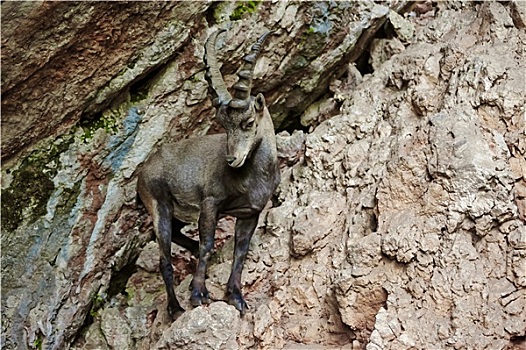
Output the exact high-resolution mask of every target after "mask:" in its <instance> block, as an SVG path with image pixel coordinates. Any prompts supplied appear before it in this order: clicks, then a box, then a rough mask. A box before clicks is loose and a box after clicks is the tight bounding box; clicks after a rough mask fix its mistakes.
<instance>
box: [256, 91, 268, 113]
mask: <svg viewBox="0 0 526 350" xmlns="http://www.w3.org/2000/svg"><path fill="white" fill-rule="evenodd" d="M254 107H256V111H258V112H261V111H262V110H263V108H265V97H264V96H263V94H261V93H259V94H258V95H257V96H256V99H255V100H254Z"/></svg>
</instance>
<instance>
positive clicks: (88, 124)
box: [79, 113, 118, 143]
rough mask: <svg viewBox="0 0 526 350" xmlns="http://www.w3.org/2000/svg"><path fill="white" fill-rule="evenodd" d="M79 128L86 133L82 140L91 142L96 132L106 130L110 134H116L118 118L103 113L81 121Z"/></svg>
mask: <svg viewBox="0 0 526 350" xmlns="http://www.w3.org/2000/svg"><path fill="white" fill-rule="evenodd" d="M79 126H80V127H81V128H82V130H83V131H84V135H82V137H81V140H82V142H85V143H87V142H89V141H90V140H91V139H92V138H93V135H94V134H95V131H97V130H99V129H104V130H105V131H106V132H107V133H110V134H114V133H116V132H117V130H118V127H117V117H116V116H115V115H114V114H111V113H106V114H103V113H101V114H99V115H97V116H95V117H94V118H90V119H83V120H81V121H80V123H79Z"/></svg>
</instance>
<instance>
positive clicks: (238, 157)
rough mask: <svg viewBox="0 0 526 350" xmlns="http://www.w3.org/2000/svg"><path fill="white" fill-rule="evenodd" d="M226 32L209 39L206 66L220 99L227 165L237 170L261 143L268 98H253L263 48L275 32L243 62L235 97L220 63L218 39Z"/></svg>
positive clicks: (217, 115)
mask: <svg viewBox="0 0 526 350" xmlns="http://www.w3.org/2000/svg"><path fill="white" fill-rule="evenodd" d="M224 31H225V30H224V29H222V30H218V31H216V32H215V33H213V34H212V35H210V37H209V38H208V40H207V42H206V45H205V62H206V65H207V68H208V72H207V78H208V81H209V84H210V86H211V87H212V89H213V91H214V92H215V94H216V95H217V97H216V98H215V99H214V101H213V105H214V107H216V108H217V112H216V118H217V119H218V120H219V122H220V123H221V125H222V126H223V127H224V128H225V130H226V133H227V153H226V154H227V156H226V161H227V162H228V164H229V165H230V166H231V167H233V168H239V167H241V166H243V164H245V161H246V160H247V158H248V157H249V156H250V153H251V152H252V150H253V149H254V148H255V147H256V146H257V144H258V142H259V141H260V140H261V135H259V133H258V125H259V122H260V121H261V119H262V117H263V116H264V115H265V114H268V110H267V108H266V105H265V97H263V95H262V94H258V95H257V96H255V97H254V96H251V95H250V90H251V89H252V79H253V74H254V66H255V63H256V59H257V57H258V55H259V51H260V49H261V45H262V44H263V42H264V41H265V39H266V38H267V36H268V35H269V34H270V33H271V32H267V33H265V34H263V35H262V36H261V37H260V38H259V39H258V40H257V42H256V43H255V44H254V45H253V46H252V49H251V50H250V53H249V54H248V55H246V56H245V57H244V58H243V60H244V64H243V67H242V68H241V70H240V71H239V72H238V77H239V80H238V81H237V83H235V84H234V86H233V89H234V90H235V92H234V97H233V98H232V95H230V93H229V92H228V89H227V87H226V84H225V82H224V80H223V76H222V75H221V72H220V71H219V66H218V63H217V59H216V49H215V46H216V39H217V36H218V35H219V34H220V33H221V32H224Z"/></svg>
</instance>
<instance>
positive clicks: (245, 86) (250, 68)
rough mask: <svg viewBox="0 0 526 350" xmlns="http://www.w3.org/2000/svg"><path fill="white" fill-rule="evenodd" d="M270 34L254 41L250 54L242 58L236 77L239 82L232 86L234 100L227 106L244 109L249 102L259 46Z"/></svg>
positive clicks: (267, 33)
mask: <svg viewBox="0 0 526 350" xmlns="http://www.w3.org/2000/svg"><path fill="white" fill-rule="evenodd" d="M270 33H272V32H266V33H265V34H263V35H262V36H260V37H259V39H258V40H257V41H256V43H255V44H254V45H252V48H251V49H250V53H249V54H248V55H246V56H245V57H243V60H244V61H245V62H244V64H243V67H242V68H241V69H240V71H239V73H237V76H238V77H239V80H238V81H237V83H235V84H234V86H233V89H234V90H235V91H234V98H233V99H232V100H231V101H230V103H229V104H228V105H229V106H230V107H232V108H246V107H247V106H248V104H249V102H250V90H252V79H253V78H254V67H255V66H256V60H257V58H258V56H259V51H260V50H261V46H262V45H263V43H264V42H265V39H266V38H267V36H268V35H269V34H270Z"/></svg>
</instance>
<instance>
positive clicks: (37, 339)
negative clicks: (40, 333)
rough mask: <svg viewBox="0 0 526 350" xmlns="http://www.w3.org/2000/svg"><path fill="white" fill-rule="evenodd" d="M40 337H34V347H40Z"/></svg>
mask: <svg viewBox="0 0 526 350" xmlns="http://www.w3.org/2000/svg"><path fill="white" fill-rule="evenodd" d="M42 343H43V341H42V338H41V337H38V338H36V339H35V341H34V342H33V348H35V349H42Z"/></svg>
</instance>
